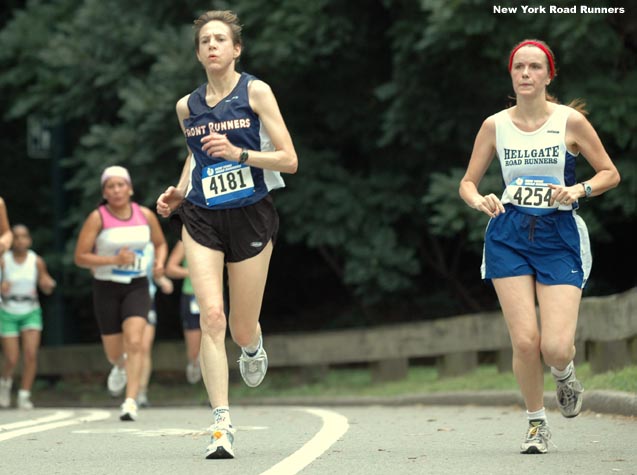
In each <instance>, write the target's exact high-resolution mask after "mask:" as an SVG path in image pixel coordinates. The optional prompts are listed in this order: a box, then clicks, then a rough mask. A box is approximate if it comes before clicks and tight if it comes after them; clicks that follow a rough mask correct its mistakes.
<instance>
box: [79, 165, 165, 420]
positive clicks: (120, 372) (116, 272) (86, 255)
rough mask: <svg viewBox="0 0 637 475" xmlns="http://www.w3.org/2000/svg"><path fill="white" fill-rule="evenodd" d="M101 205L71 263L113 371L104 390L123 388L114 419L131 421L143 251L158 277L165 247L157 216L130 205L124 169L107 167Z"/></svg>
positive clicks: (145, 299)
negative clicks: (89, 298)
mask: <svg viewBox="0 0 637 475" xmlns="http://www.w3.org/2000/svg"><path fill="white" fill-rule="evenodd" d="M100 182H101V185H102V196H103V201H102V204H101V205H100V206H98V208H97V209H96V210H93V211H92V212H91V213H90V214H89V216H88V218H87V219H86V221H85V222H84V225H83V226H82V229H81V231H80V235H79V237H78V239H77V245H76V247H75V264H76V265H78V266H80V267H85V268H88V269H91V270H92V272H93V306H94V311H95V317H96V319H97V323H98V327H99V330H100V334H101V336H102V344H103V345H104V352H105V353H106V357H107V358H108V360H109V362H110V363H111V364H112V365H113V370H112V371H111V374H110V375H109V381H108V384H109V390H110V391H111V393H112V394H113V395H117V394H118V393H119V391H121V390H123V388H124V386H125V387H126V395H125V400H124V403H123V404H122V406H121V414H120V419H121V420H123V421H133V420H135V419H136V418H137V403H136V401H135V400H136V398H137V396H138V391H139V384H140V376H141V371H142V358H143V351H142V337H143V333H144V329H145V327H146V324H147V319H148V312H149V310H150V295H149V291H148V279H147V276H146V272H147V271H146V268H147V262H146V259H147V258H148V255H147V254H145V253H144V250H145V248H146V246H147V245H148V244H149V243H152V244H153V245H154V246H155V263H154V268H153V276H154V277H155V278H156V279H159V278H161V277H163V275H164V262H165V260H166V255H167V252H168V248H167V245H166V240H165V238H164V233H163V232H162V230H161V227H160V225H159V220H158V219H157V216H155V214H154V213H153V212H152V211H150V210H149V209H148V208H146V207H144V206H140V205H139V204H137V203H135V202H133V201H131V196H132V195H133V185H132V183H131V179H130V176H129V174H128V170H126V169H125V168H124V167H120V166H112V167H108V168H106V169H105V170H104V172H103V173H102V177H101V180H100Z"/></svg>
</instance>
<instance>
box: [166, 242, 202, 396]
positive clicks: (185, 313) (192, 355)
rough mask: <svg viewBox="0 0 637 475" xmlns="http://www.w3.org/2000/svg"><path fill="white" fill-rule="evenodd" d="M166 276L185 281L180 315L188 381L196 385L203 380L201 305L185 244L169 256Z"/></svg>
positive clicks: (182, 288)
mask: <svg viewBox="0 0 637 475" xmlns="http://www.w3.org/2000/svg"><path fill="white" fill-rule="evenodd" d="M166 275H167V276H168V277H170V278H171V279H179V280H182V279H183V284H182V287H181V297H180V301H179V315H180V317H181V326H182V328H183V332H184V341H185V342H186V357H187V358H188V363H187V365H186V380H187V381H188V382H189V383H190V384H196V383H198V382H199V381H200V380H201V366H200V365H199V347H200V346H201V327H200V326H199V305H198V304H197V299H196V298H195V292H194V291H193V288H192V282H191V281H190V275H189V273H188V263H187V262H186V255H185V253H184V243H183V242H182V241H178V242H177V244H175V247H173V250H172V251H171V252H170V255H169V256H168V261H167V262H166Z"/></svg>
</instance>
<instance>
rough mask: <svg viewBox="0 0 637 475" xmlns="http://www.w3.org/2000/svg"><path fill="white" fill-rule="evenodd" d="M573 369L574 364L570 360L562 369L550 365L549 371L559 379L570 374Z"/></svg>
mask: <svg viewBox="0 0 637 475" xmlns="http://www.w3.org/2000/svg"><path fill="white" fill-rule="evenodd" d="M574 370H575V365H574V364H573V362H572V361H571V362H570V363H569V364H567V365H566V368H564V369H562V370H559V369H557V368H554V367H553V366H551V373H552V374H553V376H555V378H557V379H559V380H563V379H566V378H568V377H569V376H570V375H571V373H573V371H574Z"/></svg>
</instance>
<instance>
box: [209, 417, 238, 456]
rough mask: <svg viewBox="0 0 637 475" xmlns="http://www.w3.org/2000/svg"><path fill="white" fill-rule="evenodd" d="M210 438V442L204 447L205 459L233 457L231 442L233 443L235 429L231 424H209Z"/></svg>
mask: <svg viewBox="0 0 637 475" xmlns="http://www.w3.org/2000/svg"><path fill="white" fill-rule="evenodd" d="M209 430H210V431H212V438H211V439H210V444H209V445H208V447H206V458H207V459H233V458H234V451H233V450H232V444H233V443H234V433H235V429H234V428H233V427H232V426H225V427H221V426H215V425H213V426H211V427H210V429H209Z"/></svg>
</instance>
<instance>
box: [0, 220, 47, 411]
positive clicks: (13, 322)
mask: <svg viewBox="0 0 637 475" xmlns="http://www.w3.org/2000/svg"><path fill="white" fill-rule="evenodd" d="M32 244H33V241H32V239H31V234H30V233H29V229H28V228H27V227H26V226H24V225H22V224H16V225H15V226H13V246H12V248H11V250H9V251H6V252H5V253H4V256H3V263H2V285H1V289H2V305H1V307H0V335H2V350H3V354H4V366H3V368H2V377H1V378H0V407H9V406H10V404H11V386H12V384H13V372H14V370H15V367H16V365H17V364H18V359H19V357H20V347H22V381H21V385H20V390H19V391H18V400H17V406H18V409H33V403H32V402H31V388H32V387H33V381H34V380H35V375H36V372H37V358H38V350H39V348H40V341H41V336H42V309H41V307H40V301H39V299H38V287H39V288H40V290H41V291H42V293H44V294H45V295H50V294H52V293H53V290H54V289H55V286H56V283H55V280H54V279H53V277H51V275H50V274H49V273H48V271H47V268H46V264H45V262H44V259H42V257H40V256H39V255H37V254H36V253H35V252H34V251H33V250H32V249H31V245H32Z"/></svg>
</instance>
